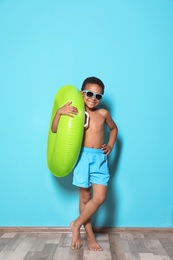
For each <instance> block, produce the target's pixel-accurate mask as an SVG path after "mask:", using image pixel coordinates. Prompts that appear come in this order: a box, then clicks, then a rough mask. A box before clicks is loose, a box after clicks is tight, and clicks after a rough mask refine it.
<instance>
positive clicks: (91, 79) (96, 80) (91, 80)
mask: <svg viewBox="0 0 173 260" xmlns="http://www.w3.org/2000/svg"><path fill="white" fill-rule="evenodd" d="M86 84H97V85H99V86H100V87H101V88H102V94H104V89H105V86H104V84H103V82H102V81H101V79H99V78H96V77H88V78H86V79H85V80H84V82H83V83H82V87H81V90H84V89H85V86H86Z"/></svg>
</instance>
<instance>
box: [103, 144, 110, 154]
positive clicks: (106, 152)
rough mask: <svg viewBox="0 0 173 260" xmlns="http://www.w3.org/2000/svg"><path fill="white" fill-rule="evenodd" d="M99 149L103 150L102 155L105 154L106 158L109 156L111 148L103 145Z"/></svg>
mask: <svg viewBox="0 0 173 260" xmlns="http://www.w3.org/2000/svg"><path fill="white" fill-rule="evenodd" d="M101 149H102V150H103V152H104V154H106V156H108V154H110V152H111V151H112V149H111V147H110V146H108V145H106V144H103V145H102V147H101Z"/></svg>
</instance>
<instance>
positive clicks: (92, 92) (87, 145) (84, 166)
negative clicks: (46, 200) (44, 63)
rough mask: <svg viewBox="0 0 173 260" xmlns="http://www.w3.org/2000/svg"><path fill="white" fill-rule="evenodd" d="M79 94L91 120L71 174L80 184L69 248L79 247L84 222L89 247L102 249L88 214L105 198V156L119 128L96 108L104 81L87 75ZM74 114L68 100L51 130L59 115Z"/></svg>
mask: <svg viewBox="0 0 173 260" xmlns="http://www.w3.org/2000/svg"><path fill="white" fill-rule="evenodd" d="M81 94H82V96H83V99H84V103H85V110H86V112H88V114H89V118H90V119H89V125H88V127H87V128H86V129H85V132H84V138H83V144H82V149H81V153H80V156H79V159H78V162H77V164H76V166H75V169H74V175H73V184H74V185H76V186H78V187H79V193H80V202H79V203H80V204H79V206H80V215H79V217H78V218H77V219H76V220H74V221H73V222H71V224H70V227H71V229H72V244H71V247H72V249H79V248H80V247H81V246H82V240H81V236H80V228H81V226H82V225H84V227H85V231H86V235H87V242H88V248H89V249H90V250H92V251H102V250H103V248H102V247H101V246H100V245H99V244H98V243H97V241H96V239H95V236H94V233H93V230H92V225H91V217H92V215H93V214H94V213H95V212H96V211H97V209H98V208H99V207H100V206H101V204H102V203H103V202H104V201H105V198H106V192H107V185H108V181H109V170H108V165H107V156H108V155H109V154H110V152H111V151H112V149H113V146H114V143H115V141H116V138H117V133H118V128H117V126H116V124H115V122H114V121H113V119H112V118H111V115H110V113H109V112H108V111H107V110H106V109H102V108H100V109H97V108H96V107H97V106H98V105H99V103H100V100H101V98H102V96H103V94H104V84H103V82H102V81H101V80H100V79H98V78H96V77H89V78H86V79H85V80H84V82H83V84H82V88H81ZM77 113H78V111H77V108H76V107H74V106H72V105H71V102H70V101H69V102H68V103H67V104H65V105H64V106H62V107H61V108H59V109H58V111H57V113H56V115H55V117H54V119H53V122H52V132H56V131H57V127H58V121H59V118H60V116H61V115H68V116H71V117H73V116H75V115H77ZM104 124H106V125H107V126H108V128H109V130H110V131H109V140H108V143H107V144H105V143H104ZM91 189H92V194H93V195H92V196H91Z"/></svg>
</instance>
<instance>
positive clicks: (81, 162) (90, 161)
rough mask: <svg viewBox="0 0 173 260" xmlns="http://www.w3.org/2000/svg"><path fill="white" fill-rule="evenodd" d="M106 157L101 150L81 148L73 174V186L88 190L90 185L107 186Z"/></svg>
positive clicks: (107, 170)
mask: <svg viewBox="0 0 173 260" xmlns="http://www.w3.org/2000/svg"><path fill="white" fill-rule="evenodd" d="M109 178H110V175H109V169H108V163H107V156H106V155H105V154H104V153H103V151H102V150H101V149H95V148H89V147H82V149H81V153H80V156H79V159H78V162H77V164H76V166H75V168H74V172H73V185H75V186H78V187H82V188H89V187H90V186H91V185H92V183H93V184H100V185H104V186H107V185H108V181H109Z"/></svg>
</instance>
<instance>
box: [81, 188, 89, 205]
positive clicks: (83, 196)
mask: <svg viewBox="0 0 173 260" xmlns="http://www.w3.org/2000/svg"><path fill="white" fill-rule="evenodd" d="M90 199H91V193H90V192H89V191H88V192H83V193H81V196H80V200H81V201H82V203H84V204H86V203H87V202H88V201H89V200H90Z"/></svg>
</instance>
